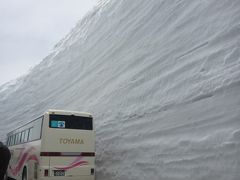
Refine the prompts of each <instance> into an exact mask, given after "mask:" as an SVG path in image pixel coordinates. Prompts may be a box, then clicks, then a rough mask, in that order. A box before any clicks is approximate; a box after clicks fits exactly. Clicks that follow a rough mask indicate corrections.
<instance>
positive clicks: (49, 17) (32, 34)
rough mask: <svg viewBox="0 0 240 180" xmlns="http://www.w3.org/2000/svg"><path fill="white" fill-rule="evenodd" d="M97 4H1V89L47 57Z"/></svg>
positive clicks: (29, 0) (54, 0)
mask: <svg viewBox="0 0 240 180" xmlns="http://www.w3.org/2000/svg"><path fill="white" fill-rule="evenodd" d="M96 4H97V0H0V86H1V85H2V84H4V83H6V82H8V81H10V80H13V79H16V78H17V77H19V76H21V75H23V74H26V73H27V72H28V70H29V69H30V68H31V67H33V66H34V65H36V64H38V63H39V62H40V61H41V60H42V59H43V58H44V57H45V56H47V55H48V53H49V52H50V50H51V49H53V46H54V45H55V44H56V43H57V42H58V41H59V40H60V39H62V38H63V37H64V36H65V35H66V34H67V33H68V32H70V30H71V29H72V28H73V27H74V26H75V24H76V23H77V22H78V20H80V19H81V18H82V17H83V16H84V15H85V14H86V13H87V12H88V11H89V10H91V9H92V8H93V7H94V6H95V5H96Z"/></svg>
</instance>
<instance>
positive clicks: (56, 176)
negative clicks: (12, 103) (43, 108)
mask: <svg viewBox="0 0 240 180" xmlns="http://www.w3.org/2000/svg"><path fill="white" fill-rule="evenodd" d="M7 145H8V147H9V149H10V151H11V159H10V162H9V167H8V170H7V177H10V178H13V179H16V180H94V179H95V132H94V125H93V118H92V115H91V114H89V113H83V112H75V111H63V110H49V111H47V112H45V113H44V114H43V115H42V116H40V117H38V118H37V119H35V120H33V121H31V122H29V123H27V124H25V125H23V126H21V127H18V128H17V129H15V130H13V131H11V132H10V133H8V134H7Z"/></svg>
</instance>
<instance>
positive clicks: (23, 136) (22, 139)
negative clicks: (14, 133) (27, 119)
mask: <svg viewBox="0 0 240 180" xmlns="http://www.w3.org/2000/svg"><path fill="white" fill-rule="evenodd" d="M25 132H26V131H23V132H22V136H21V143H24V139H25Z"/></svg>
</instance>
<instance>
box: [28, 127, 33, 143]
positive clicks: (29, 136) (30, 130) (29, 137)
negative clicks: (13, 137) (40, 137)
mask: <svg viewBox="0 0 240 180" xmlns="http://www.w3.org/2000/svg"><path fill="white" fill-rule="evenodd" d="M32 134H33V128H30V129H29V133H28V141H32V140H33V138H32V136H33V135H32Z"/></svg>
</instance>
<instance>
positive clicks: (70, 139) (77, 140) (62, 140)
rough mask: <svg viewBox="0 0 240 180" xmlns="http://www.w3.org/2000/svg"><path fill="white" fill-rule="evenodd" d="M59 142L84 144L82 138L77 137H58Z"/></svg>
mask: <svg viewBox="0 0 240 180" xmlns="http://www.w3.org/2000/svg"><path fill="white" fill-rule="evenodd" d="M59 142H60V144H84V141H83V139H78V138H60V140H59Z"/></svg>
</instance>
